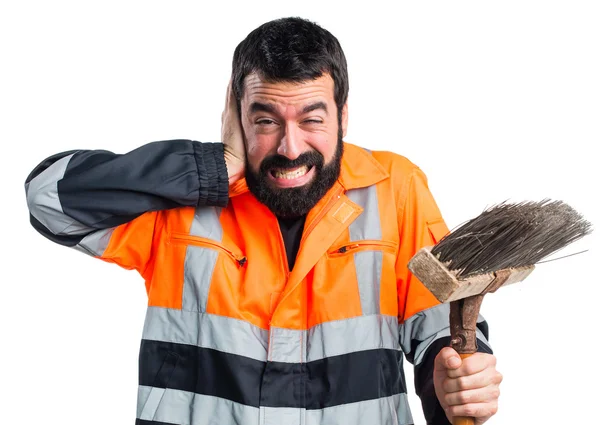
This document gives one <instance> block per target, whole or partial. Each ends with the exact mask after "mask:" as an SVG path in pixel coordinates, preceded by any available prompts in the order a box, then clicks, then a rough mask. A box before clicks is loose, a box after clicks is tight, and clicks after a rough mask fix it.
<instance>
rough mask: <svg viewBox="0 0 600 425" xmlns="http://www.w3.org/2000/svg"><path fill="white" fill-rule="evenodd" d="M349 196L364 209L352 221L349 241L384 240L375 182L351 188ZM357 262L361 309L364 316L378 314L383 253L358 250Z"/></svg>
mask: <svg viewBox="0 0 600 425" xmlns="http://www.w3.org/2000/svg"><path fill="white" fill-rule="evenodd" d="M347 195H348V197H349V198H350V200H351V201H352V202H354V203H356V204H358V205H360V206H361V207H362V208H363V209H364V211H363V212H362V214H361V215H359V216H358V217H357V218H356V220H354V222H352V224H350V227H349V231H350V240H351V241H353V242H354V241H360V240H381V223H380V222H379V205H378V200H377V187H376V186H375V185H373V186H369V187H365V188H361V189H354V190H350V191H348V193H347ZM354 264H355V267H356V279H357V281H358V290H359V293H360V303H361V307H362V312H363V314H364V315H368V314H378V313H379V312H380V303H379V288H380V285H381V269H382V264H383V253H382V252H381V251H363V252H357V253H356V254H354Z"/></svg>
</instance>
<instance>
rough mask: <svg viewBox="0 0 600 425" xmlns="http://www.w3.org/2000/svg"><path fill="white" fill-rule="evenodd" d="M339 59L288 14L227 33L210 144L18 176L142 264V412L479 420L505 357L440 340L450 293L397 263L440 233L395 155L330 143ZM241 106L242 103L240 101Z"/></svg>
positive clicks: (96, 154)
mask: <svg viewBox="0 0 600 425" xmlns="http://www.w3.org/2000/svg"><path fill="white" fill-rule="evenodd" d="M347 96H348V75H347V70H346V61H345V57H344V54H343V51H342V49H341V47H340V45H339V43H338V41H337V39H336V38H335V37H334V36H332V35H331V34H330V33H329V32H327V31H326V30H324V29H323V28H321V27H319V26H317V25H316V24H314V23H311V22H308V21H305V20H302V19H299V18H289V19H281V20H276V21H272V22H268V23H266V24H264V25H262V26H261V27H259V28H257V29H256V30H254V31H253V32H251V33H250V34H249V35H248V37H247V38H246V39H245V40H243V41H242V42H241V43H240V45H239V46H238V47H237V49H236V51H235V53H234V58H233V70H232V77H231V83H230V87H229V89H228V96H227V102H226V106H225V110H224V112H223V116H222V124H223V131H222V137H223V143H222V144H221V143H199V142H194V141H189V140H172V141H164V142H156V143H151V144H148V145H145V146H142V147H140V148H138V149H136V150H134V151H132V152H130V153H127V154H124V155H116V154H113V153H111V152H106V151H71V152H64V153H61V154H57V155H55V156H53V157H50V158H47V159H46V160H45V161H43V162H42V163H41V164H40V165H39V166H38V167H36V169H34V170H33V172H32V173H31V174H30V175H29V177H28V178H27V181H26V184H25V187H26V193H27V202H28V205H29V208H30V212H31V223H32V225H33V226H34V227H35V228H36V229H37V230H38V231H39V232H40V233H42V234H43V235H44V236H46V237H48V238H50V239H51V240H53V241H55V242H57V243H60V244H63V245H66V246H71V247H73V248H76V249H78V250H81V251H83V252H86V253H88V254H90V255H93V256H96V257H98V258H101V259H103V260H105V261H108V262H113V263H116V264H118V265H120V266H122V267H124V268H127V269H136V270H137V271H138V272H139V273H140V274H141V275H142V276H143V278H144V279H145V282H146V289H147V293H148V299H149V302H148V310H147V316H146V322H145V326H144V331H143V339H142V345H141V349H140V374H139V379H140V387H139V393H138V409H137V422H136V423H138V424H152V423H155V424H213V423H219V424H244V425H246V424H248V425H250V424H256V425H258V424H260V425H268V424H269V425H270V424H277V425H280V424H283V425H288V424H289V425H292V424H310V425H317V424H345V425H346V424H373V425H377V424H411V423H412V417H411V414H410V410H409V406H408V404H407V398H406V383H405V380H404V374H403V369H402V357H403V353H404V354H406V357H407V359H408V360H409V361H410V362H412V363H414V364H415V378H416V379H415V381H416V382H415V385H416V389H417V393H418V394H419V396H420V397H421V399H422V404H423V409H424V412H425V416H426V418H427V420H428V423H432V424H442V423H446V424H447V423H448V419H451V418H452V417H454V416H465V415H466V416H474V417H476V418H477V422H476V423H478V424H480V423H483V422H485V421H486V420H487V419H488V418H489V417H491V416H492V415H493V414H494V413H495V412H496V409H497V399H498V394H499V392H498V385H499V383H500V381H501V379H502V378H501V375H500V374H499V373H498V372H497V371H496V369H495V358H494V356H493V355H492V354H491V351H490V350H489V348H488V344H487V340H486V334H487V326H486V324H485V322H484V321H483V319H481V321H480V323H479V327H480V329H481V331H480V332H479V333H478V335H479V342H480V344H479V347H480V350H482V351H484V352H482V353H477V354H475V355H474V356H472V357H470V358H468V359H465V360H464V361H462V360H461V359H460V358H459V357H458V355H457V354H456V352H454V351H453V350H452V349H450V348H448V347H446V346H447V345H448V339H449V338H448V335H449V332H448V309H447V307H446V306H442V305H438V303H437V301H436V300H435V299H434V297H433V296H432V295H431V294H430V293H429V292H428V291H427V290H426V289H425V287H424V286H423V285H422V284H421V283H420V282H419V281H418V280H417V279H415V278H414V277H412V275H411V274H410V273H409V271H408V270H407V267H406V264H407V263H408V260H409V259H410V258H411V257H412V255H413V254H414V253H415V252H416V251H417V250H418V249H419V248H420V247H421V246H425V245H432V244H434V243H435V242H436V241H437V240H439V238H441V237H442V236H443V235H444V234H445V233H447V230H448V229H447V227H446V226H445V224H444V222H443V219H442V217H441V215H440V212H439V210H438V208H437V206H436V204H435V201H434V200H433V198H432V196H431V194H430V192H429V190H428V188H427V183H426V178H425V176H424V174H423V173H422V172H421V171H420V170H419V168H417V167H416V166H415V165H413V164H412V163H411V162H409V161H408V160H407V159H405V158H403V157H400V156H398V155H395V154H391V153H386V152H370V151H368V150H366V149H363V148H359V147H357V146H354V145H351V144H347V143H344V142H343V141H342V139H343V137H344V136H345V133H346V128H347V123H348V106H347ZM238 111H239V112H238Z"/></svg>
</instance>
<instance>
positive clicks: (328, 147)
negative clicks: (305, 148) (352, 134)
mask: <svg viewBox="0 0 600 425" xmlns="http://www.w3.org/2000/svg"><path fill="white" fill-rule="evenodd" d="M306 141H307V143H308V145H309V146H310V147H311V148H312V149H314V150H315V151H317V152H319V153H320V154H321V155H323V158H324V159H325V163H328V162H329V161H331V160H332V159H333V156H334V155H335V149H336V146H337V136H336V137H331V136H329V135H324V134H318V135H311V136H309V137H308V138H307V139H306Z"/></svg>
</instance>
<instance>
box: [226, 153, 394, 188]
mask: <svg viewBox="0 0 600 425" xmlns="http://www.w3.org/2000/svg"><path fill="white" fill-rule="evenodd" d="M388 177H389V174H388V172H387V171H386V170H385V169H384V168H383V167H382V166H381V164H380V163H379V162H377V161H376V160H375V158H373V155H371V153H369V152H368V151H367V150H366V149H364V148H361V147H358V146H356V145H353V144H350V143H346V142H344V155H343V157H342V166H341V170H340V177H339V178H338V181H339V182H340V184H341V185H342V186H343V187H344V189H345V190H351V189H358V188H361V187H367V186H371V185H374V184H376V183H379V182H380V181H382V180H385V179H386V178H388ZM248 190H249V189H248V185H247V184H246V179H240V180H238V181H237V182H235V183H234V184H233V185H231V186H230V187H229V197H230V198H233V197H234V196H238V195H241V194H243V193H246V192H248Z"/></svg>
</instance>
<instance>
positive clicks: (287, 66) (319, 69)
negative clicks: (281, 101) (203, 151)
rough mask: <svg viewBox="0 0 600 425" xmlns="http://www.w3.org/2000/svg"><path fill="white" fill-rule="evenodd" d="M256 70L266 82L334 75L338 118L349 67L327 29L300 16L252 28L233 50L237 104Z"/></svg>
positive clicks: (234, 90)
mask: <svg viewBox="0 0 600 425" xmlns="http://www.w3.org/2000/svg"><path fill="white" fill-rule="evenodd" d="M252 72H256V73H257V74H258V75H259V76H260V77H261V78H262V79H264V80H266V81H269V82H281V81H295V82H302V81H306V80H314V79H317V78H319V77H320V76H322V75H323V74H324V73H328V74H329V75H330V76H331V78H333V83H334V99H335V103H336V105H337V108H338V119H340V118H341V114H342V108H343V106H344V104H345V103H346V100H347V99H348V69H347V66H346V57H345V56H344V52H343V50H342V46H340V43H339V41H338V40H337V38H335V37H334V36H333V35H332V34H331V33H330V32H329V31H327V30H326V29H324V28H321V27H320V26H319V25H317V24H316V23H314V22H310V21H308V20H306V19H302V18H282V19H276V20H274V21H270V22H267V23H265V24H263V25H261V26H260V27H258V28H256V29H255V30H254V31H252V32H251V33H250V34H248V36H247V37H246V38H245V39H244V40H243V41H242V42H241V43H240V44H238V46H237V47H236V49H235V52H234V54H233V65H232V73H231V77H232V86H233V87H232V88H233V93H234V95H235V98H236V100H237V102H238V107H239V106H240V100H241V98H242V96H243V94H244V79H245V78H246V76H247V75H249V74H251V73H252Z"/></svg>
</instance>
